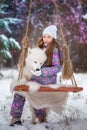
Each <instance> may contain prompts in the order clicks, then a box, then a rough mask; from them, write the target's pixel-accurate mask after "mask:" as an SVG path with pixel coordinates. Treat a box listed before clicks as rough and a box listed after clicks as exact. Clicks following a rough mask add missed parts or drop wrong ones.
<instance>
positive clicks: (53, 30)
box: [43, 25, 57, 39]
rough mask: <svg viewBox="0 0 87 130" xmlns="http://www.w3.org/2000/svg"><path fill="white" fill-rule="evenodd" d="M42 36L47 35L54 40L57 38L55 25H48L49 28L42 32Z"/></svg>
mask: <svg viewBox="0 0 87 130" xmlns="http://www.w3.org/2000/svg"><path fill="white" fill-rule="evenodd" d="M44 34H48V35H50V36H51V37H53V38H54V39H56V38H57V27H56V26H55V25H50V26H48V27H46V28H45V29H44V30H43V35H44Z"/></svg>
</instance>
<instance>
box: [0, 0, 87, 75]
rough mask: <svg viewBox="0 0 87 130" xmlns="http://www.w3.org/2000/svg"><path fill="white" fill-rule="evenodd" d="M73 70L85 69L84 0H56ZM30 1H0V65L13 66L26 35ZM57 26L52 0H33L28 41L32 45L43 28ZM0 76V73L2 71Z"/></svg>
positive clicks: (86, 16) (86, 27)
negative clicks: (51, 25)
mask: <svg viewBox="0 0 87 130" xmlns="http://www.w3.org/2000/svg"><path fill="white" fill-rule="evenodd" d="M56 1H57V6H58V9H59V15H60V16H61V23H62V27H63V31H64V36H65V39H66V42H67V44H68V46H69V49H70V56H71V60H72V64H73V68H74V71H75V72H87V0H56ZM29 4H30V0H0V68H4V67H6V68H9V67H10V68H11V67H12V68H13V67H16V65H17V63H18V59H19V56H20V52H21V41H22V39H23V37H24V35H25V29H26V22H27V16H28V10H29ZM50 24H55V25H56V26H57V27H58V41H59V42H60V43H61V44H62V42H63V41H62V39H61V34H60V31H59V23H58V21H57V15H56V10H55V7H54V4H53V0H33V2H32V9H31V18H30V25H29V43H30V44H31V45H34V44H35V42H36V40H37V38H38V37H40V36H41V32H42V30H43V29H44V27H46V26H48V25H50ZM1 75H2V74H1Z"/></svg>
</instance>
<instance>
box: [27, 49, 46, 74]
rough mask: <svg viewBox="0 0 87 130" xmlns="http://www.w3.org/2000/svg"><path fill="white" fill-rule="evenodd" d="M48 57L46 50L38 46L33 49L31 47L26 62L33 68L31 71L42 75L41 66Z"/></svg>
mask: <svg viewBox="0 0 87 130" xmlns="http://www.w3.org/2000/svg"><path fill="white" fill-rule="evenodd" d="M46 59H47V57H46V54H45V50H42V49H40V48H38V47H36V48H32V49H30V48H29V49H28V54H27V58H26V60H25V63H26V65H27V67H30V68H31V72H32V73H33V74H34V75H36V76H39V75H41V67H42V65H43V64H44V63H45V61H46Z"/></svg>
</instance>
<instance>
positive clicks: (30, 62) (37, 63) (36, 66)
mask: <svg viewBox="0 0 87 130" xmlns="http://www.w3.org/2000/svg"><path fill="white" fill-rule="evenodd" d="M46 59H47V56H46V54H45V49H44V50H42V49H40V48H38V47H35V48H32V49H31V48H28V54H27V57H26V59H25V66H24V68H23V75H22V79H21V80H14V81H12V83H11V87H10V90H11V92H13V91H14V88H15V87H16V86H17V85H23V84H27V82H28V81H29V80H30V79H31V77H32V76H33V75H35V76H40V75H41V67H42V65H43V64H44V63H45V61H46ZM28 85H29V87H30V88H29V91H30V90H31V91H36V90H37V89H38V88H39V87H40V84H38V83H36V84H35V82H31V81H30V82H28ZM31 88H32V89H31ZM16 93H19V94H21V95H23V96H25V97H27V95H26V93H25V92H16ZM29 104H30V103H29ZM30 109H31V112H32V123H34V122H35V114H34V111H33V107H32V105H31V104H30Z"/></svg>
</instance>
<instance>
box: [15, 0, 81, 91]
mask: <svg viewBox="0 0 87 130" xmlns="http://www.w3.org/2000/svg"><path fill="white" fill-rule="evenodd" d="M53 2H54V5H55V8H56V11H57V16H58V18H59V20H60V16H59V15H58V8H57V4H56V2H55V1H53ZM31 7H32V0H30V7H29V12H28V19H27V25H26V32H25V36H24V38H23V40H22V53H21V55H20V59H19V68H20V70H19V77H18V79H19V80H20V79H21V78H22V75H23V68H24V65H25V59H26V56H27V50H28V47H29V42H28V32H29V23H30V14H31ZM59 22H60V31H61V35H62V39H63V42H64V45H63V51H64V50H65V52H64V54H65V58H64V59H65V61H64V62H66V60H67V58H68V62H67V63H68V64H69V62H70V63H71V61H69V60H70V56H69V48H68V46H67V44H66V41H65V38H64V34H63V29H62V25H61V21H59ZM67 63H66V65H67ZM70 67H71V66H70ZM64 68H65V66H64ZM70 69H71V68H70ZM68 71H69V70H68ZM65 72H66V71H65ZM67 74H68V73H67ZM63 75H64V74H63ZM66 77H67V76H66V75H65V76H64V78H66ZM70 78H71V80H72V83H73V84H74V85H72V86H71V85H68V87H66V86H65V85H61V86H60V88H58V89H53V88H49V87H44V86H41V87H40V89H39V90H38V91H39V92H79V91H82V90H83V88H82V87H77V84H76V81H75V78H74V75H73V71H72V69H71V75H68V79H70ZM20 90H21V91H27V92H28V91H29V86H27V85H18V86H16V87H15V89H14V91H20Z"/></svg>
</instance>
